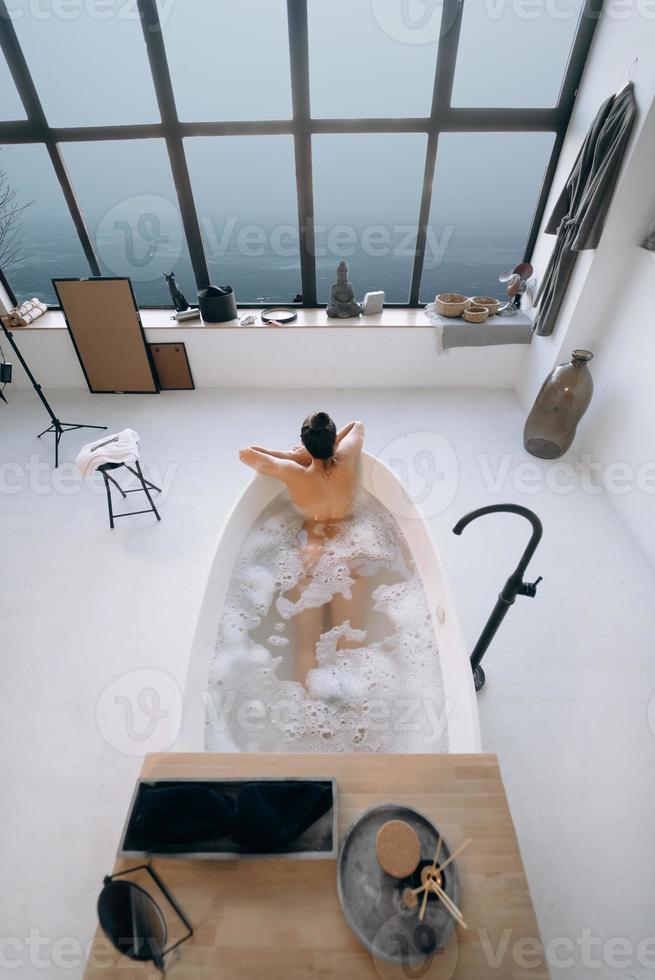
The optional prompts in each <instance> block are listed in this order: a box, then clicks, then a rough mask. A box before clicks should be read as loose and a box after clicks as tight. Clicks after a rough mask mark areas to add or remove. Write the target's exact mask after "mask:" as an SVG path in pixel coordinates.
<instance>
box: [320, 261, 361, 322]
mask: <svg viewBox="0 0 655 980" xmlns="http://www.w3.org/2000/svg"><path fill="white" fill-rule="evenodd" d="M326 312H327V315H328V316H334V317H339V318H341V319H346V317H349V316H359V314H360V313H361V312H362V308H361V306H360V305H359V303H358V302H357V300H356V299H355V292H354V290H353V287H352V283H351V282H349V281H348V266H347V265H346V263H345V262H343V261H342V262H340V263H339V265H338V266H337V281H336V282H335V283H333V284H332V289H331V290H330V302H329V303H328V305H327V307H326Z"/></svg>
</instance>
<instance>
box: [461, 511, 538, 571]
mask: <svg viewBox="0 0 655 980" xmlns="http://www.w3.org/2000/svg"><path fill="white" fill-rule="evenodd" d="M487 514H518V515H519V516H520V517H525V519H526V520H527V521H530V524H531V525H532V536H531V537H530V540H529V541H528V544H527V546H526V549H525V551H524V552H523V557H522V558H521V560H520V562H519V563H518V565H517V566H516V569H515V571H514V573H513V575H511V576H510V578H511V579H514V578H516V577H518V581H519V583H520V581H521V580H522V578H523V575H524V574H525V570H526V568H527V567H528V564H529V563H530V559H531V558H532V556H533V555H534V553H535V551H536V550H537V545H538V544H539V542H540V541H541V536H542V534H543V533H544V528H543V524H542V523H541V521H540V519H539V518H538V517H537V515H536V514H535V513H534V511H532V510H529V509H528V508H527V507H521V505H520V504H489V506H488V507H479V508H478V509H477V510H472V511H471V512H470V514H465V515H464V517H462V518H460V520H458V522H457V524H456V525H455V527H454V528H453V534H461V533H462V531H463V530H464V528H465V527H467V526H468V525H469V524H470V523H471V522H472V521H475V520H477V518H478V517H485V516H486V515H487Z"/></svg>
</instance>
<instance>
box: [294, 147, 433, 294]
mask: <svg viewBox="0 0 655 980" xmlns="http://www.w3.org/2000/svg"><path fill="white" fill-rule="evenodd" d="M426 141H427V137H426V136H425V135H423V134H422V133H407V134H405V133H402V134H399V133H380V134H377V133H376V134H350V133H348V134H343V135H342V134H338V135H336V134H335V135H331V134H330V135H320V136H315V137H314V139H313V161H314V213H315V215H316V256H317V257H316V277H317V287H318V295H319V302H320V303H325V302H327V299H328V297H329V294H330V286H331V285H332V283H333V282H334V280H335V273H336V268H337V264H338V263H339V261H340V260H341V259H345V260H346V261H347V263H348V268H349V270H350V278H351V281H352V284H353V286H354V289H355V294H356V296H357V298H358V299H361V298H362V296H363V295H364V293H366V292H367V291H369V290H374V289H384V291H385V293H386V299H387V302H390V303H406V302H407V301H408V298H409V286H410V282H411V276H412V267H413V263H414V253H415V248H416V231H417V227H418V216H419V205H420V197H421V188H422V184H423V169H424V166H425V149H426Z"/></svg>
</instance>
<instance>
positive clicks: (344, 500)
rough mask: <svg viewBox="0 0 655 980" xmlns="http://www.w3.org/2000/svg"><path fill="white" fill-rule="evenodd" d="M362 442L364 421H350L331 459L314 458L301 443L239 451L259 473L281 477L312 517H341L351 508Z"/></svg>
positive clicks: (329, 518) (321, 518) (301, 506)
mask: <svg viewBox="0 0 655 980" xmlns="http://www.w3.org/2000/svg"><path fill="white" fill-rule="evenodd" d="M363 444H364V425H363V423H362V422H350V423H349V424H348V425H347V426H345V427H344V428H343V429H342V430H341V432H340V433H339V435H338V439H337V445H336V450H335V453H334V456H333V457H332V459H331V460H327V461H324V460H321V459H313V458H312V457H311V456H310V455H309V453H307V451H306V450H305V449H304V448H302V447H297V448H296V449H293V450H291V451H290V452H288V453H278V452H273V451H271V450H265V449H261V448H259V447H257V446H251V447H250V448H248V449H242V450H241V453H240V454H239V455H240V458H241V460H242V462H244V463H246V464H247V465H248V466H252V467H253V468H254V469H256V470H257V471H258V472H259V473H265V474H266V475H267V476H272V477H275V479H277V480H281V481H282V482H283V483H284V484H285V485H286V487H287V488H288V490H289V494H290V496H291V499H292V500H293V502H294V504H295V505H296V507H297V508H298V510H299V511H300V512H301V513H302V514H304V515H305V517H307V518H308V519H309V520H310V521H338V520H343V518H344V517H348V515H349V514H350V513H351V510H352V504H353V498H354V496H355V490H356V488H357V463H358V460H359V456H360V453H361V451H362V446H363Z"/></svg>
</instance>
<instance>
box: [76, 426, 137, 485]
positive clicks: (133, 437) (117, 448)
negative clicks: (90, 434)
mask: <svg viewBox="0 0 655 980" xmlns="http://www.w3.org/2000/svg"><path fill="white" fill-rule="evenodd" d="M138 458H139V433H138V432H135V431H134V429H122V430H121V431H120V432H114V433H113V435H110V436H103V438H102V439H98V440H97V441H96V442H90V443H88V444H87V445H86V446H82V448H81V449H80V451H79V453H78V456H77V459H76V460H75V465H76V466H77V468H78V470H79V471H80V473H82V475H83V476H88V475H89V473H93V472H94V470H97V469H98V467H99V466H104V464H105V463H134V462H136V460H137V459H138Z"/></svg>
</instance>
